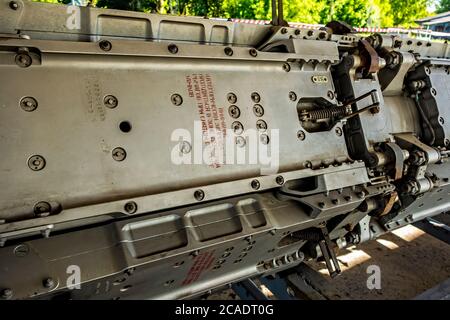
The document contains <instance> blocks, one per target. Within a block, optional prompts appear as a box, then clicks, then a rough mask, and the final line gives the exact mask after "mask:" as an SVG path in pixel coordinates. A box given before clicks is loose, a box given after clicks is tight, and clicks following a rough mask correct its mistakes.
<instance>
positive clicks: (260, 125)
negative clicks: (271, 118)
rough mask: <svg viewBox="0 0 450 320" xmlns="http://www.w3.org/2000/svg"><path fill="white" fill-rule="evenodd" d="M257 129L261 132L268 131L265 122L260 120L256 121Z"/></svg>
mask: <svg viewBox="0 0 450 320" xmlns="http://www.w3.org/2000/svg"><path fill="white" fill-rule="evenodd" d="M256 128H257V129H258V131H260V132H264V131H266V130H267V123H266V122H265V121H264V120H258V121H256Z"/></svg>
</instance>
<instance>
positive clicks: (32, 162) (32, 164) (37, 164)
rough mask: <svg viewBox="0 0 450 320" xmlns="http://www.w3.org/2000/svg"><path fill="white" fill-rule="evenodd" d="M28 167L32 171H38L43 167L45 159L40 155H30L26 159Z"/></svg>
mask: <svg viewBox="0 0 450 320" xmlns="http://www.w3.org/2000/svg"><path fill="white" fill-rule="evenodd" d="M28 167H29V168H30V169H31V170H33V171H39V170H42V169H44V167H45V159H44V157H42V156H40V155H34V156H31V157H30V158H29V159H28Z"/></svg>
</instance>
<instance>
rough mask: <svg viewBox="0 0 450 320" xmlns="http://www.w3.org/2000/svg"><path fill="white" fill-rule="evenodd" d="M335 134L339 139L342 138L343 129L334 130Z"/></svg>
mask: <svg viewBox="0 0 450 320" xmlns="http://www.w3.org/2000/svg"><path fill="white" fill-rule="evenodd" d="M334 132H335V133H336V135H337V136H338V137H340V136H342V129H341V128H340V127H336V129H335V130H334Z"/></svg>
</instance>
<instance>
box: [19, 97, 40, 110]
mask: <svg viewBox="0 0 450 320" xmlns="http://www.w3.org/2000/svg"><path fill="white" fill-rule="evenodd" d="M20 107H21V108H22V109H23V110H24V111H27V112H31V111H34V110H36V108H37V107H38V102H37V101H36V99H35V98H33V97H24V98H22V99H20Z"/></svg>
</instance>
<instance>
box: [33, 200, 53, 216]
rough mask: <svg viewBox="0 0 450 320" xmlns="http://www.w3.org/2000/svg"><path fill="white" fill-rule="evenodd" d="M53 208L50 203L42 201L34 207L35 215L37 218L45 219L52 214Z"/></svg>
mask: <svg viewBox="0 0 450 320" xmlns="http://www.w3.org/2000/svg"><path fill="white" fill-rule="evenodd" d="M51 209H52V207H51V205H50V203H48V202H46V201H40V202H38V203H36V204H35V205H34V214H35V215H36V216H37V217H45V216H48V215H49V214H50V211H51Z"/></svg>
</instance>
